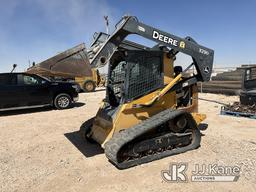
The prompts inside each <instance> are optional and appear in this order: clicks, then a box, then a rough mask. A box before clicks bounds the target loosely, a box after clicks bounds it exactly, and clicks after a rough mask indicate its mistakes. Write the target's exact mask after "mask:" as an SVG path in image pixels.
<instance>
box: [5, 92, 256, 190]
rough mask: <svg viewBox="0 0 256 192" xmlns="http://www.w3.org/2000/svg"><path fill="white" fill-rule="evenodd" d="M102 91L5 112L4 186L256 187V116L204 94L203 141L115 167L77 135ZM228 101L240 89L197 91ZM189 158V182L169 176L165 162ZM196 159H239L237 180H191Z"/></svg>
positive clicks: (235, 163) (236, 161)
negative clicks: (71, 103) (58, 105)
mask: <svg viewBox="0 0 256 192" xmlns="http://www.w3.org/2000/svg"><path fill="white" fill-rule="evenodd" d="M104 95H105V92H104V91H97V92H95V93H83V94H80V100H79V103H77V104H76V107H75V108H73V109H68V110H63V111H57V110H52V109H51V108H44V109H34V110H25V111H24V110H23V111H14V112H5V113H3V112H2V113H0V130H1V132H0V191H26V192H27V191H69V192H70V191H103V190H104V191H156V192H159V191H175V190H176V191H246V190H248V191H256V155H255V154H256V140H255V138H256V127H255V123H256V120H252V119H247V118H237V117H231V116H221V115H219V112H220V106H221V105H220V104H217V103H213V102H209V101H203V100H201V101H200V108H199V110H200V112H202V113H206V114H207V116H208V118H207V119H206V120H205V123H207V124H208V125H209V126H208V129H207V130H205V131H203V132H202V133H203V135H204V136H203V137H202V142H201V147H200V148H199V149H197V150H193V151H189V152H186V153H183V154H179V155H176V156H171V157H167V158H164V159H161V160H158V161H154V162H151V163H148V164H144V165H141V166H137V167H134V168H130V169H127V170H118V169H116V168H115V167H114V166H113V165H112V164H111V163H109V162H108V160H107V159H106V157H105V155H104V153H103V151H102V150H101V149H100V147H99V146H97V145H94V144H89V143H87V142H85V141H83V140H81V138H80V137H79V135H78V132H77V131H78V130H79V128H80V126H81V124H82V123H83V122H84V121H86V120H87V119H89V118H90V117H93V116H94V115H95V114H96V112H97V109H98V107H99V104H100V101H101V99H102V98H103V97H104ZM200 97H201V98H204V99H212V100H216V101H219V102H224V103H231V102H233V101H237V100H238V98H237V97H227V96H223V95H215V94H200ZM173 162H186V163H188V170H187V174H188V178H189V181H188V182H187V183H167V182H165V181H164V180H163V179H162V177H161V170H167V169H168V168H169V164H170V163H173ZM195 164H200V165H202V164H206V165H207V164H218V165H226V166H239V167H241V175H240V178H239V180H238V181H237V182H218V183H217V182H203V183H202V182H191V181H190V176H191V171H192V169H193V167H194V166H195Z"/></svg>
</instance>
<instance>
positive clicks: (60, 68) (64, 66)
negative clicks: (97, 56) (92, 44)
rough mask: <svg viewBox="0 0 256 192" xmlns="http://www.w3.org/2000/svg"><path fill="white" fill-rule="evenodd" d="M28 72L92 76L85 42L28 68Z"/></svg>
mask: <svg viewBox="0 0 256 192" xmlns="http://www.w3.org/2000/svg"><path fill="white" fill-rule="evenodd" d="M27 73H32V74H39V75H43V76H47V77H64V78H74V77H83V76H92V71H91V67H90V61H89V58H88V55H87V50H86V47H85V44H84V43H83V44H80V45H77V46H75V47H73V48H71V49H68V50H66V51H64V52H62V53H59V54H57V55H55V56H53V57H51V58H49V59H47V60H45V61H43V62H41V63H38V64H36V65H34V66H32V67H30V68H28V69H27Z"/></svg>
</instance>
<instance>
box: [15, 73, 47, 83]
mask: <svg viewBox="0 0 256 192" xmlns="http://www.w3.org/2000/svg"><path fill="white" fill-rule="evenodd" d="M18 80H19V84H23V85H41V84H42V79H41V78H39V77H35V76H30V75H23V74H21V75H19V77H18Z"/></svg>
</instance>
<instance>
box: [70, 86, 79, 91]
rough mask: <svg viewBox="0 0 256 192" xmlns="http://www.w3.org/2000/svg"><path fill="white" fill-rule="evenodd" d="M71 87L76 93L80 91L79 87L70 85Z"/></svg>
mask: <svg viewBox="0 0 256 192" xmlns="http://www.w3.org/2000/svg"><path fill="white" fill-rule="evenodd" d="M72 87H73V88H74V89H75V90H76V92H79V91H80V87H79V86H78V85H72Z"/></svg>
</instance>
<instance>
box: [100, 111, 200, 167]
mask: <svg viewBox="0 0 256 192" xmlns="http://www.w3.org/2000/svg"><path fill="white" fill-rule="evenodd" d="M181 115H183V116H184V117H185V118H186V119H187V127H188V128H187V129H186V130H185V131H184V132H179V133H177V132H172V131H169V132H167V133H166V132H163V133H162V134H161V135H157V136H155V137H154V138H146V139H144V140H143V139H142V140H140V137H142V138H143V135H145V134H147V133H148V132H150V131H154V130H155V129H156V128H157V127H160V126H162V125H164V124H166V123H167V122H168V121H170V120H172V119H174V118H176V117H178V116H181ZM200 141H201V134H200V131H199V129H198V128H197V124H196V122H195V120H194V119H193V117H192V115H191V114H190V113H187V112H185V111H182V110H170V109H167V110H165V111H162V112H160V113H158V114H156V115H154V116H152V117H150V118H149V119H147V120H145V121H142V122H141V123H139V124H138V125H135V126H133V127H131V128H129V129H125V130H123V131H121V132H119V133H116V134H115V135H114V136H113V137H112V138H111V139H110V140H109V141H108V142H107V143H106V144H105V154H106V156H107V158H108V159H109V160H110V162H112V163H113V164H114V165H115V166H116V167H117V168H119V169H126V168H129V167H133V166H136V165H140V164H143V163H148V162H151V161H154V160H157V159H161V158H164V157H167V156H170V155H175V154H179V153H183V152H186V151H188V150H193V149H196V148H198V147H199V146H200ZM150 143H151V144H152V143H153V145H150ZM147 144H149V145H148V146H147ZM152 146H153V148H152ZM140 150H141V151H143V150H144V151H143V152H141V153H136V151H140ZM145 150H146V151H145ZM134 151H135V152H134ZM133 153H134V154H133Z"/></svg>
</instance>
